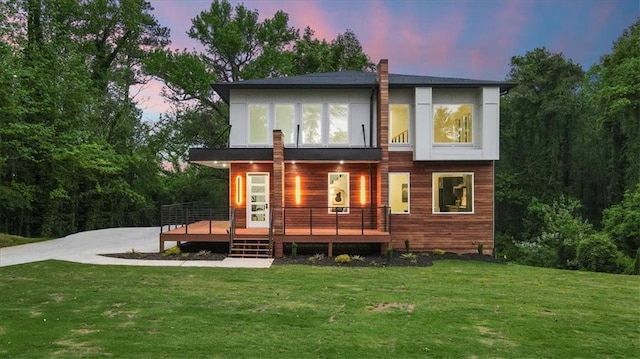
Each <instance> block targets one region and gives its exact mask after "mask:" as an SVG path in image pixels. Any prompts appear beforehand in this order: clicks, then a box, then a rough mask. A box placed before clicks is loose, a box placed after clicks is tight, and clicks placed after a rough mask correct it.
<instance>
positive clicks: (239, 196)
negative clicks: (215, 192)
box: [236, 176, 242, 205]
mask: <svg viewBox="0 0 640 359" xmlns="http://www.w3.org/2000/svg"><path fill="white" fill-rule="evenodd" d="M236 204H237V205H241V204H242V176H236Z"/></svg>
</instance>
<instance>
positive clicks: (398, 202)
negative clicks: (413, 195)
mask: <svg viewBox="0 0 640 359" xmlns="http://www.w3.org/2000/svg"><path fill="white" fill-rule="evenodd" d="M409 176H410V175H409V173H408V172H405V173H401V172H398V173H393V172H392V173H389V206H391V213H409V208H410V207H409V201H410V187H409Z"/></svg>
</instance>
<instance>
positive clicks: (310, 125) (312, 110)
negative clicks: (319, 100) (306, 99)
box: [302, 104, 322, 144]
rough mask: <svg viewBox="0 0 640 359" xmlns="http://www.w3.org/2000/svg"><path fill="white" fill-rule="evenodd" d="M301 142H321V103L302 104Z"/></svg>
mask: <svg viewBox="0 0 640 359" xmlns="http://www.w3.org/2000/svg"><path fill="white" fill-rule="evenodd" d="M302 143H303V144H320V143H322V105H320V104H313V105H312V104H303V105H302Z"/></svg>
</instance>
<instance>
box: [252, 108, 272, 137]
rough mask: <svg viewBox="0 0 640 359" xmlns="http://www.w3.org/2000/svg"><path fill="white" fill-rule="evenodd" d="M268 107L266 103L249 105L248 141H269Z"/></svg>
mask: <svg viewBox="0 0 640 359" xmlns="http://www.w3.org/2000/svg"><path fill="white" fill-rule="evenodd" d="M268 109H269V107H268V106H267V105H249V143H251V144H266V143H269V137H268V133H269V131H268V127H269V121H268V119H269V118H268V113H269V112H268Z"/></svg>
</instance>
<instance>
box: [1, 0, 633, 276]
mask: <svg viewBox="0 0 640 359" xmlns="http://www.w3.org/2000/svg"><path fill="white" fill-rule="evenodd" d="M187 30H188V31H187V33H188V35H189V36H190V37H191V38H193V39H195V40H197V41H198V42H200V43H201V44H202V45H203V49H204V51H203V52H196V51H188V50H182V51H173V50H169V49H168V46H167V45H168V44H169V43H170V37H169V29H168V28H166V27H164V26H162V25H161V24H160V23H159V22H158V20H157V19H156V18H155V17H154V15H153V9H152V8H151V6H150V5H149V3H148V2H146V1H144V0H130V1H118V0H83V1H58V0H7V1H4V2H0V232H5V233H11V234H17V235H24V236H60V235H64V234H68V233H71V232H76V231H82V230H89V229H94V228H100V227H110V226H124V225H150V224H156V223H157V219H158V208H159V206H160V205H161V204H168V203H175V202H186V201H193V200H206V201H210V202H213V203H215V204H217V205H220V206H226V205H227V201H228V199H227V197H228V195H227V190H226V185H227V184H226V181H227V179H226V173H225V172H223V171H219V170H216V169H212V168H205V167H189V166H186V165H185V164H186V162H185V161H186V159H185V154H186V152H187V149H188V148H189V147H193V146H207V147H211V148H215V147H220V146H225V144H226V142H227V138H228V130H229V127H228V123H229V122H228V107H227V105H226V104H225V103H224V102H223V101H221V100H220V98H219V97H217V96H216V94H215V93H214V92H213V90H212V88H211V84H212V83H214V82H223V81H238V80H245V79H253V78H262V77H273V76H285V75H298V74H305V73H311V72H325V71H340V70H364V71H370V70H372V69H374V66H373V64H372V62H371V61H370V59H369V57H368V56H367V55H366V54H365V53H364V51H363V49H362V46H361V44H360V42H359V41H358V39H357V37H356V35H355V34H354V33H353V32H352V31H350V30H346V31H345V32H344V33H343V34H338V35H337V36H336V38H335V39H332V40H326V39H322V40H320V39H317V38H315V36H314V32H313V29H311V28H306V29H304V30H302V31H301V30H299V29H296V28H293V27H292V26H291V25H290V24H289V16H288V15H287V14H286V13H284V12H282V11H278V12H276V13H275V14H274V15H273V16H272V17H261V16H260V14H259V13H258V12H257V11H256V10H250V9H248V8H246V7H245V6H244V5H242V4H237V5H232V4H230V3H229V2H228V1H226V0H215V1H213V2H212V3H211V4H210V6H209V8H208V9H205V10H203V11H202V12H201V13H200V14H198V15H197V16H196V17H195V18H194V19H192V22H191V27H190V28H189V29H187ZM152 78H153V79H156V80H159V81H161V82H162V83H163V84H164V90H163V93H164V95H165V97H166V99H167V100H168V101H169V102H170V104H171V110H170V111H168V112H167V113H164V114H162V116H161V118H160V120H159V121H157V122H153V123H146V122H144V121H142V120H141V113H142V112H141V109H140V106H139V105H138V103H137V99H136V97H135V94H136V89H137V88H139V87H138V86H140V85H142V84H144V83H145V82H147V81H149V80H150V79H152ZM507 79H508V80H512V81H514V82H517V83H518V86H516V87H515V88H514V89H512V90H511V91H510V92H509V93H508V94H506V95H505V96H504V97H503V99H502V101H501V143H500V146H501V159H500V161H498V162H497V169H496V233H497V238H498V239H499V240H498V241H497V243H496V249H497V252H498V253H497V254H498V255H500V256H508V257H509V259H514V260H519V261H521V262H523V263H528V264H533V265H543V266H552V267H559V268H588V269H594V268H595V267H594V266H593V265H592V264H589V263H594V260H591V259H587V258H593V255H592V254H593V253H594V252H598V253H604V252H607V251H608V250H609V249H610V248H611V246H610V245H609V244H608V243H609V242H611V243H612V244H613V245H614V246H615V249H616V263H617V264H618V266H617V269H616V270H620V265H619V264H620V263H621V262H624V261H627V260H628V261H630V260H631V257H632V256H634V255H636V253H637V252H638V249H639V247H640V227H639V225H640V207H639V204H640V161H638V159H640V141H638V140H637V139H638V138H640V21H637V22H636V23H635V24H633V25H632V26H630V27H629V28H628V29H626V30H625V31H624V32H623V34H622V35H621V36H620V38H619V39H618V40H617V41H616V42H615V43H614V44H613V48H612V52H611V53H610V54H605V55H603V56H602V58H601V61H600V62H599V63H598V64H597V65H595V66H593V67H592V68H591V69H589V70H588V71H586V72H585V71H584V70H583V69H582V68H581V67H580V66H579V65H578V64H575V63H573V62H572V61H571V60H568V59H565V58H564V56H563V55H562V54H556V53H551V52H549V51H548V50H547V49H545V48H536V49H532V50H531V51H528V52H526V53H525V54H523V55H518V56H514V57H512V59H511V70H510V72H509V74H508V75H507ZM599 231H601V232H599ZM605 237H606V238H607V240H605V239H604V238H605ZM607 241H609V242H607ZM605 242H606V243H607V244H605ZM596 244H597V246H596ZM580 248H583V250H582V252H581V251H580ZM594 248H596V249H594ZM602 248H605V249H602ZM607 253H608V252H607ZM606 256H607V258H608V259H607V261H609V260H610V256H609V254H607V255H606ZM621 258H625V259H621ZM598 263H599V262H598ZM607 263H608V262H607ZM600 268H602V266H599V267H598V268H597V269H596V270H600ZM607 268H610V267H607ZM627 269H628V268H627ZM627 269H624V270H627Z"/></svg>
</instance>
